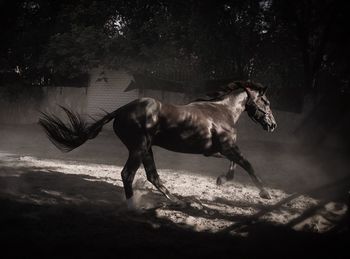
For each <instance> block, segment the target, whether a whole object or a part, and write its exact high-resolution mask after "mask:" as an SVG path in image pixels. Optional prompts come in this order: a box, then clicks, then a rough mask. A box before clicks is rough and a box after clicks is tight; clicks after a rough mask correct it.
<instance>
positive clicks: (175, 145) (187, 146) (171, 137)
mask: <svg viewBox="0 0 350 259" xmlns="http://www.w3.org/2000/svg"><path fill="white" fill-rule="evenodd" d="M153 145H156V146H159V147H162V148H165V149H168V150H171V151H174V152H181V153H190V154H209V153H215V152H217V151H216V150H214V146H213V142H212V139H211V136H200V135H192V136H184V135H181V134H175V133H174V134H172V133H170V132H167V134H159V135H156V136H155V137H154V139H153Z"/></svg>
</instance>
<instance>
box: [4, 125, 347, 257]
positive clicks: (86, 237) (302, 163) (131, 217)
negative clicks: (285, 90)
mask: <svg viewBox="0 0 350 259" xmlns="http://www.w3.org/2000/svg"><path fill="white" fill-rule="evenodd" d="M0 134H1V136H2V137H1V138H0V211H1V214H0V227H1V231H0V243H1V255H2V258H38V257H40V258H141V257H142V258H143V257H149V256H152V257H154V258H188V257H204V258H207V257H215V258H227V257H232V256H236V257H238V258H257V257H259V258H261V257H263V258H264V257H267V256H268V257H270V258H273V257H276V258H281V257H283V258H303V257H311V258H313V257H320V256H322V257H328V258H349V253H348V252H347V250H348V243H349V240H350V239H349V237H350V236H349V230H348V224H349V223H348V221H347V205H346V204H347V200H346V199H347V190H348V187H349V185H348V183H349V179H348V178H347V177H348V170H347V168H348V167H347V166H348V162H347V155H346V154H345V153H343V152H340V151H338V150H318V151H317V150H316V151H313V152H310V151H309V150H308V149H307V148H305V147H303V146H302V145H301V144H300V143H297V141H288V142H285V141H282V140H283V139H282V140H281V139H279V140H278V141H272V139H271V138H267V139H263V140H262V139H261V138H259V139H251V138H247V139H244V138H243V140H242V141H241V142H240V143H239V145H240V147H241V150H242V152H243V153H244V154H246V156H247V157H248V158H249V159H250V161H251V162H252V164H253V165H254V167H255V169H256V171H257V173H258V174H259V175H260V176H261V177H262V178H263V179H264V181H265V182H266V184H267V186H268V190H269V192H270V194H271V196H272V199H271V200H264V199H261V198H260V197H259V195H258V191H257V190H256V188H255V187H254V186H252V184H251V181H250V179H249V177H247V176H246V174H245V173H244V172H243V171H242V170H240V169H238V170H237V172H236V176H235V181H234V182H230V183H226V184H225V185H223V186H217V185H216V184H215V180H216V177H217V176H218V175H220V174H222V173H224V172H225V171H226V170H227V167H228V162H227V161H224V160H221V159H217V158H205V157H199V156H194V155H184V154H177V153H172V152H168V151H165V150H162V149H158V148H155V157H156V163H157V166H158V168H159V174H160V177H161V179H162V180H163V182H164V184H165V185H166V186H167V187H168V188H169V190H170V191H171V192H172V193H173V194H175V195H176V196H177V197H178V198H180V199H181V200H183V201H185V203H186V206H183V207H179V206H174V205H173V204H171V203H169V202H168V201H167V200H166V199H164V198H163V196H161V195H160V194H159V193H158V192H157V191H156V190H155V189H154V187H153V186H152V185H151V184H149V183H148V182H147V180H146V179H145V173H144V171H143V169H140V170H139V173H138V175H137V179H136V180H135V183H134V188H135V201H136V205H137V207H138V209H137V210H134V211H130V210H128V209H127V208H126V205H125V198H124V193H123V189H122V183H121V181H120V171H121V168H122V166H123V164H124V162H125V159H126V156H127V151H126V149H125V148H124V147H123V145H122V144H121V143H120V141H119V140H118V139H117V138H116V137H114V135H113V133H112V132H110V131H108V130H105V131H103V132H102V133H101V135H100V136H99V137H98V138H97V139H95V140H92V141H90V142H88V143H87V144H86V145H84V146H82V147H80V148H78V149H77V150H74V151H73V152H71V153H68V154H63V153H60V152H59V151H57V150H56V149H55V148H54V147H53V145H51V144H50V143H49V141H48V140H47V139H46V137H45V135H44V134H43V132H42V131H41V130H40V129H39V128H38V127H37V126H35V125H29V126H28V125H27V126H21V127H19V126H10V125H0ZM3 256H4V257H3Z"/></svg>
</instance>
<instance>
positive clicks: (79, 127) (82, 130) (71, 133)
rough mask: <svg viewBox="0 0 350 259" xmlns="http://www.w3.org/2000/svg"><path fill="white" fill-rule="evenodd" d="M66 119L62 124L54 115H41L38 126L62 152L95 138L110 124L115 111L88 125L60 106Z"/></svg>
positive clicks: (76, 115)
mask: <svg viewBox="0 0 350 259" xmlns="http://www.w3.org/2000/svg"><path fill="white" fill-rule="evenodd" d="M60 107H61V108H62V110H63V111H64V112H65V113H66V115H67V117H68V122H67V123H64V122H63V121H62V120H61V119H60V118H58V117H57V116H55V115H52V114H51V115H50V114H46V113H43V112H42V113H41V117H40V118H39V125H41V126H42V127H43V128H44V130H45V132H46V135H47V136H48V138H49V139H50V141H51V142H52V143H53V144H54V145H55V146H56V147H57V148H58V149H60V150H61V151H62V152H69V151H72V150H73V149H75V148H77V147H79V146H81V145H82V144H84V143H85V142H86V141H87V140H88V139H93V138H95V137H96V136H97V135H98V134H99V133H100V131H101V130H102V127H103V126H104V125H105V124H106V123H108V122H110V121H111V120H112V119H113V118H114V117H115V115H116V111H114V112H112V113H107V114H106V115H105V116H103V117H102V118H101V119H99V120H97V121H95V122H94V123H92V124H90V123H87V122H86V121H85V120H84V119H83V118H82V117H81V116H80V115H79V114H77V113H74V112H73V111H71V110H69V109H67V108H65V107H63V106H60Z"/></svg>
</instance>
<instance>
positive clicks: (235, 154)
mask: <svg viewBox="0 0 350 259" xmlns="http://www.w3.org/2000/svg"><path fill="white" fill-rule="evenodd" d="M222 154H223V155H224V156H226V157H227V158H228V159H229V160H230V161H233V162H234V163H236V164H238V165H239V166H241V167H242V168H243V169H244V170H245V171H247V172H248V174H249V176H250V178H251V179H252V181H253V183H254V184H255V186H256V187H258V188H259V190H260V193H259V195H260V197H261V198H264V199H271V197H270V194H269V193H268V192H267V191H266V189H265V187H264V184H263V182H262V181H261V179H260V178H259V177H258V176H257V175H256V174H255V171H254V169H253V167H252V165H251V164H250V162H249V161H248V160H247V159H246V158H244V157H243V155H242V154H241V152H240V151H239V148H238V147H237V146H236V145H233V146H232V147H230V148H228V149H226V150H223V152H222Z"/></svg>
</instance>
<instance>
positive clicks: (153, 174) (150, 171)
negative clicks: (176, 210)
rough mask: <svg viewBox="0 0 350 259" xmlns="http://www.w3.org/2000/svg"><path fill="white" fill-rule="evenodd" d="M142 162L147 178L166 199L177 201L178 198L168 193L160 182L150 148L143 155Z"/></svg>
mask: <svg viewBox="0 0 350 259" xmlns="http://www.w3.org/2000/svg"><path fill="white" fill-rule="evenodd" d="M142 162H143V166H144V167H145V171H146V175H147V180H148V181H150V182H151V183H152V184H153V185H154V186H155V187H156V188H157V189H158V190H159V191H160V192H161V193H162V194H163V195H164V196H165V197H166V198H167V199H169V200H171V201H173V202H178V199H177V198H175V197H174V196H173V195H172V194H170V192H169V191H168V189H167V188H166V187H165V186H164V185H163V184H162V183H161V181H160V178H159V175H158V172H157V169H156V165H155V163H154V157H153V152H152V149H151V148H150V149H149V150H148V152H147V153H146V154H145V155H144V157H143V160H142Z"/></svg>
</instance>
